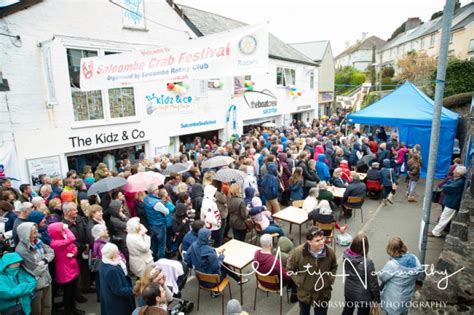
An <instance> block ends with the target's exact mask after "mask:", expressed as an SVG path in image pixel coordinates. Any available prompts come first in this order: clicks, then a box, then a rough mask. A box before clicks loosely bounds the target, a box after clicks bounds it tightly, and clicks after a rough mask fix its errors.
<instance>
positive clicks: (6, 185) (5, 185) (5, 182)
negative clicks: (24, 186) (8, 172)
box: [0, 178, 21, 200]
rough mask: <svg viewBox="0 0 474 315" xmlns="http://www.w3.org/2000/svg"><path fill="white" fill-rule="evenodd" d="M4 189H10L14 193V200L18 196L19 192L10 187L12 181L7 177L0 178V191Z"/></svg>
mask: <svg viewBox="0 0 474 315" xmlns="http://www.w3.org/2000/svg"><path fill="white" fill-rule="evenodd" d="M4 191H11V192H12V193H13V194H14V195H15V199H16V200H18V199H19V198H20V195H21V194H20V192H19V191H18V190H17V189H15V188H13V187H12V181H11V180H9V179H8V178H4V179H2V188H1V190H0V193H3V192H4Z"/></svg>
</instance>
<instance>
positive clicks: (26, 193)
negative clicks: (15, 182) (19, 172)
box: [18, 184, 33, 202]
mask: <svg viewBox="0 0 474 315" xmlns="http://www.w3.org/2000/svg"><path fill="white" fill-rule="evenodd" d="M20 192H21V195H20V197H19V198H18V200H19V201H21V202H31V199H32V198H33V197H32V196H31V193H32V192H33V189H32V188H31V185H30V184H21V185H20Z"/></svg>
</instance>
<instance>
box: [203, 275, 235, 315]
mask: <svg viewBox="0 0 474 315" xmlns="http://www.w3.org/2000/svg"><path fill="white" fill-rule="evenodd" d="M194 273H195V274H196V278H197V280H198V284H199V291H198V305H197V310H198V311H199V300H200V298H201V289H202V290H206V291H209V292H215V293H220V294H221V296H222V315H224V293H223V292H224V290H225V288H226V287H227V286H228V287H229V295H230V298H231V299H232V291H231V290H230V284H229V278H227V277H225V278H224V279H222V280H220V277H219V275H218V274H207V273H202V272H199V271H197V270H195V271H194ZM201 282H207V283H211V284H215V286H213V287H212V288H207V287H204V286H202V285H201Z"/></svg>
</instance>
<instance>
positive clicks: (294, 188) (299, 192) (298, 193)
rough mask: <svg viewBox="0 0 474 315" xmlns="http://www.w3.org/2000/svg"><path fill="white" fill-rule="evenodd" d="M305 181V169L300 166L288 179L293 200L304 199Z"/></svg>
mask: <svg viewBox="0 0 474 315" xmlns="http://www.w3.org/2000/svg"><path fill="white" fill-rule="evenodd" d="M303 182H304V178H303V169H302V168H301V167H299V166H298V167H296V168H295V171H294V172H293V175H291V177H290V179H289V180H288V184H289V187H288V189H289V190H290V200H291V201H295V200H302V199H303Z"/></svg>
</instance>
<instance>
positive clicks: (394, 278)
mask: <svg viewBox="0 0 474 315" xmlns="http://www.w3.org/2000/svg"><path fill="white" fill-rule="evenodd" d="M387 254H388V255H389V256H390V260H389V261H388V262H387V263H386V264H385V266H384V267H383V269H382V270H381V271H380V280H381V284H382V286H383V289H382V309H383V310H384V311H385V312H387V313H388V314H389V315H392V314H397V315H398V314H408V305H409V302H410V301H411V298H412V296H413V294H414V293H415V286H416V279H417V278H418V274H419V273H421V272H422V271H423V268H422V267H421V264H420V262H419V260H418V258H417V257H416V256H415V255H413V254H412V253H409V252H408V249H407V246H406V245H405V243H404V242H403V241H402V240H401V239H400V238H399V237H392V238H391V239H390V240H389V241H388V244H387ZM395 301H396V302H398V303H394V302H395Z"/></svg>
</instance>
